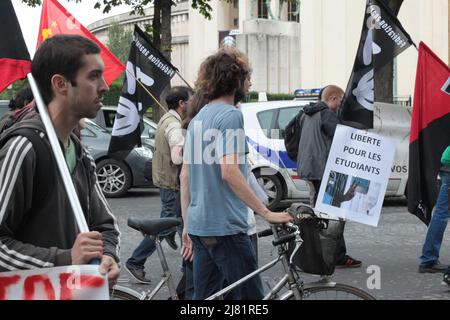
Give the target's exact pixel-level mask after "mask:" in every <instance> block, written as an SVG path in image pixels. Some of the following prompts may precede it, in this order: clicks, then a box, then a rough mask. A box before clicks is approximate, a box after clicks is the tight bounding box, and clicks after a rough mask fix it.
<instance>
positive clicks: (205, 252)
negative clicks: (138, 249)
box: [180, 48, 291, 300]
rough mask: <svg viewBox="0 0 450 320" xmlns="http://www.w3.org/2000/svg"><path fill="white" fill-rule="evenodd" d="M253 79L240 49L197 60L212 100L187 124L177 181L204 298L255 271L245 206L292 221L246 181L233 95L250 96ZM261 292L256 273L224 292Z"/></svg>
mask: <svg viewBox="0 0 450 320" xmlns="http://www.w3.org/2000/svg"><path fill="white" fill-rule="evenodd" d="M250 85H251V82H250V67H249V63H248V59H247V57H246V56H245V55H244V54H242V53H241V52H239V51H237V50H235V49H230V48H225V49H222V50H220V51H219V52H217V53H216V54H214V55H212V56H210V57H208V58H207V59H206V60H205V61H204V62H203V63H202V65H201V66H200V71H199V74H198V78H197V82H196V87H197V90H201V91H202V92H203V93H204V95H205V99H206V100H207V101H209V103H208V104H207V105H206V106H204V107H203V108H202V109H201V110H200V112H199V113H198V114H197V115H196V116H195V117H194V118H193V119H192V121H191V122H190V124H189V127H188V130H187V136H186V143H185V149H184V159H183V168H182V172H181V179H180V180H181V203H182V214H183V219H184V222H185V224H184V230H183V250H182V252H183V257H184V258H185V259H190V258H192V254H193V255H194V256H195V259H194V260H193V261H194V266H193V282H194V297H193V298H194V299H205V298H207V297H208V296H210V295H212V294H213V293H215V292H217V291H219V290H220V289H222V287H223V285H224V283H228V284H230V283H233V282H235V281H237V280H238V279H240V278H242V277H244V276H246V275H247V274H249V273H251V272H253V271H254V270H256V269H257V261H256V256H255V250H254V248H253V246H252V244H251V241H250V238H249V237H248V235H247V231H248V223H247V214H248V208H247V207H250V208H251V209H252V210H253V211H255V212H256V213H258V214H260V215H261V216H262V217H263V218H264V219H266V220H267V221H269V222H272V223H284V222H288V221H291V217H290V216H289V215H288V214H287V213H274V212H271V211H270V210H268V209H267V208H266V207H265V205H264V204H263V203H262V202H261V201H260V200H259V199H258V197H257V196H256V195H255V194H254V192H253V191H252V189H251V187H250V186H249V184H248V182H247V177H248V174H249V172H248V166H247V161H246V156H247V153H248V147H247V144H246V141H245V133H244V121H243V116H242V113H241V111H240V110H239V109H237V108H236V107H235V99H236V97H237V96H238V97H239V96H243V95H245V93H246V92H247V91H248V89H249V88H250ZM191 241H192V242H191ZM262 297H263V289H262V284H261V279H260V278H259V277H254V278H252V279H251V280H249V281H246V282H245V283H244V284H242V285H240V286H239V287H237V288H236V289H234V290H233V291H231V293H230V295H228V296H227V298H228V299H236V300H241V299H242V300H246V299H261V298H262Z"/></svg>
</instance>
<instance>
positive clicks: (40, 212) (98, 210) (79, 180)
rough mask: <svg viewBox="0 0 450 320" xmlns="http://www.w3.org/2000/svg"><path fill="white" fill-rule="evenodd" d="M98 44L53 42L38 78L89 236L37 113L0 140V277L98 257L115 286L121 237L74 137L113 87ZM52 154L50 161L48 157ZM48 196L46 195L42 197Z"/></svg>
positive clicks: (41, 57) (36, 64)
mask: <svg viewBox="0 0 450 320" xmlns="http://www.w3.org/2000/svg"><path fill="white" fill-rule="evenodd" d="M103 70H104V63H103V61H102V59H101V57H100V48H99V47H98V45H97V44H95V43H94V42H92V41H90V40H88V39H86V38H84V37H81V36H74V35H57V36H54V37H51V38H49V39H47V40H46V41H45V42H44V43H42V44H41V46H40V47H39V49H38V50H37V51H36V54H35V56H34V60H33V62H32V74H33V76H34V77H35V79H36V82H37V84H38V86H39V89H40V92H41V94H42V97H43V99H44V102H45V103H46V105H47V108H48V113H49V116H50V119H51V121H52V123H53V126H54V128H55V131H56V135H57V137H58V139H59V141H60V145H61V149H62V150H63V153H64V154H65V158H66V162H67V166H68V168H69V171H70V173H71V177H72V181H73V184H74V186H75V190H76V192H77V195H78V198H79V200H80V205H81V208H82V209H83V213H84V215H85V218H86V222H87V224H88V227H89V230H90V232H87V233H80V230H79V229H78V227H77V223H76V221H75V217H74V214H73V212H72V209H71V206H70V203H69V199H68V197H67V194H66V191H65V188H64V186H63V181H62V179H61V177H60V175H59V172H58V169H57V166H56V160H55V159H54V157H53V153H52V152H51V148H50V144H49V142H48V138H47V136H46V135H45V127H44V125H43V123H42V121H41V118H40V116H39V114H38V113H37V111H36V110H31V111H29V112H27V113H26V115H25V116H24V117H23V118H22V119H20V121H19V122H16V123H15V124H14V125H12V126H11V127H10V128H9V129H7V130H6V131H5V132H3V133H2V135H1V139H0V141H1V143H2V144H1V145H2V148H1V149H0V167H1V168H0V190H1V191H0V271H12V270H18V269H34V268H44V267H56V266H65V265H81V264H87V263H89V262H90V261H91V260H92V259H99V260H100V266H99V271H100V273H102V274H107V275H108V279H109V280H110V284H114V283H115V281H116V279H117V277H118V275H119V267H118V261H119V254H118V249H119V248H118V243H119V239H118V237H119V231H118V228H117V223H116V220H115V218H114V217H113V215H112V212H111V209H110V208H109V206H108V204H107V202H106V200H105V198H104V196H103V194H102V192H101V190H100V188H99V185H98V183H97V177H96V175H95V164H94V160H93V159H92V157H91V156H90V155H89V153H88V152H87V151H86V149H85V148H83V147H82V145H81V144H80V141H79V140H78V138H77V137H76V136H75V135H74V134H73V133H72V131H73V129H74V128H75V127H76V126H77V124H78V122H79V120H80V119H82V118H85V117H87V118H92V117H95V115H96V113H97V111H98V110H99V109H100V108H101V106H102V99H103V94H104V93H105V92H107V91H108V89H109V88H108V85H107V84H106V83H105V80H104V78H103ZM45 153H47V154H50V156H49V157H48V158H47V159H49V160H47V159H44V158H43V157H44V156H43V154H45ZM43 190H44V192H43Z"/></svg>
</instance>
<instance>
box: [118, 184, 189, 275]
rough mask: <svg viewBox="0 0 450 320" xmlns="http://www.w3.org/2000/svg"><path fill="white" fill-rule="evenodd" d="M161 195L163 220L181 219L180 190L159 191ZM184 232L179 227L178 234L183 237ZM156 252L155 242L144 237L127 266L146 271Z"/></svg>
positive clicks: (170, 232)
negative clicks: (145, 265) (148, 259)
mask: <svg viewBox="0 0 450 320" xmlns="http://www.w3.org/2000/svg"><path fill="white" fill-rule="evenodd" d="M159 194H160V196H161V214H160V217H161V218H169V217H170V218H179V217H181V207H180V192H179V191H178V190H172V189H164V188H160V189H159ZM182 230H183V227H182V226H178V234H179V235H180V237H181V232H182ZM176 231H177V230H175V229H173V230H171V229H169V230H167V231H165V232H161V233H160V234H159V235H158V236H159V237H160V238H162V237H165V236H167V235H169V234H172V233H173V232H176ZM155 250H156V245H155V241H153V240H151V239H150V238H149V237H144V239H142V241H141V243H140V244H139V245H138V246H137V248H136V249H135V250H134V251H133V254H132V255H131V257H130V258H129V259H128V260H127V262H126V265H127V266H129V267H132V268H137V269H144V264H145V261H146V260H147V258H148V257H150V256H151V255H152V254H153V252H154V251H155Z"/></svg>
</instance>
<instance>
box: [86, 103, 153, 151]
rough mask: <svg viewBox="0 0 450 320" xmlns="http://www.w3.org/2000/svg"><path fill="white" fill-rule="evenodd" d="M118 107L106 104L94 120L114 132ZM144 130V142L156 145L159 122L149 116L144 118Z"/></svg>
mask: <svg viewBox="0 0 450 320" xmlns="http://www.w3.org/2000/svg"><path fill="white" fill-rule="evenodd" d="M116 113H117V107H115V106H104V107H102V108H101V110H100V111H99V112H98V113H97V116H96V117H95V118H93V119H92V120H93V121H94V122H95V123H97V124H98V125H100V126H102V127H103V128H105V129H106V130H108V131H109V132H112V129H113V126H114V120H115V119H116ZM143 120H144V121H143V123H144V130H143V131H142V134H141V140H142V143H143V144H149V145H151V146H152V147H154V146H155V133H156V127H157V126H158V124H157V123H155V122H153V121H152V120H150V119H149V118H147V117H144V119H143Z"/></svg>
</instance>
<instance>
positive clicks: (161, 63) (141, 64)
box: [108, 25, 177, 154]
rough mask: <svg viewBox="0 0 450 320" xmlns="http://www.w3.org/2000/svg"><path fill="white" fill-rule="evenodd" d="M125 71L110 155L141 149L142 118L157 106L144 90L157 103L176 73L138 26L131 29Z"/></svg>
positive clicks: (110, 145)
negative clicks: (136, 147) (131, 33)
mask: <svg viewBox="0 0 450 320" xmlns="http://www.w3.org/2000/svg"><path fill="white" fill-rule="evenodd" d="M126 70H127V71H126V74H125V79H124V83H123V87H122V95H121V96H120V99H119V105H118V107H117V114H116V119H115V121H114V126H113V131H112V137H111V142H110V144H109V150H108V153H109V154H112V153H116V152H118V151H126V152H127V153H128V152H129V151H130V150H132V149H133V148H134V147H135V146H139V147H140V146H141V132H142V129H141V128H143V125H142V117H143V114H144V112H145V111H146V109H147V108H148V107H149V106H156V102H155V101H154V99H153V98H152V96H151V95H150V94H149V93H148V92H147V91H146V90H148V91H149V92H150V93H151V94H152V95H153V97H154V98H156V99H159V96H160V95H161V92H162V91H163V90H164V88H165V87H166V86H167V85H168V84H169V82H170V80H171V79H172V77H173V76H174V75H175V72H176V71H177V69H176V68H175V67H174V66H173V65H172V64H171V63H170V62H168V61H167V60H166V58H165V57H164V56H163V55H162V54H161V53H160V52H159V51H158V50H157V49H156V48H155V47H154V46H153V44H152V43H151V41H150V40H149V39H148V37H147V36H146V35H145V33H144V32H143V31H142V30H141V29H139V27H138V26H137V25H135V27H134V34H133V40H132V42H131V48H130V55H129V57H128V62H127V65H126ZM138 81H139V82H140V83H141V84H142V85H144V86H145V88H146V90H145V89H144V88H143V87H142V85H141V84H139V83H138Z"/></svg>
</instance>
